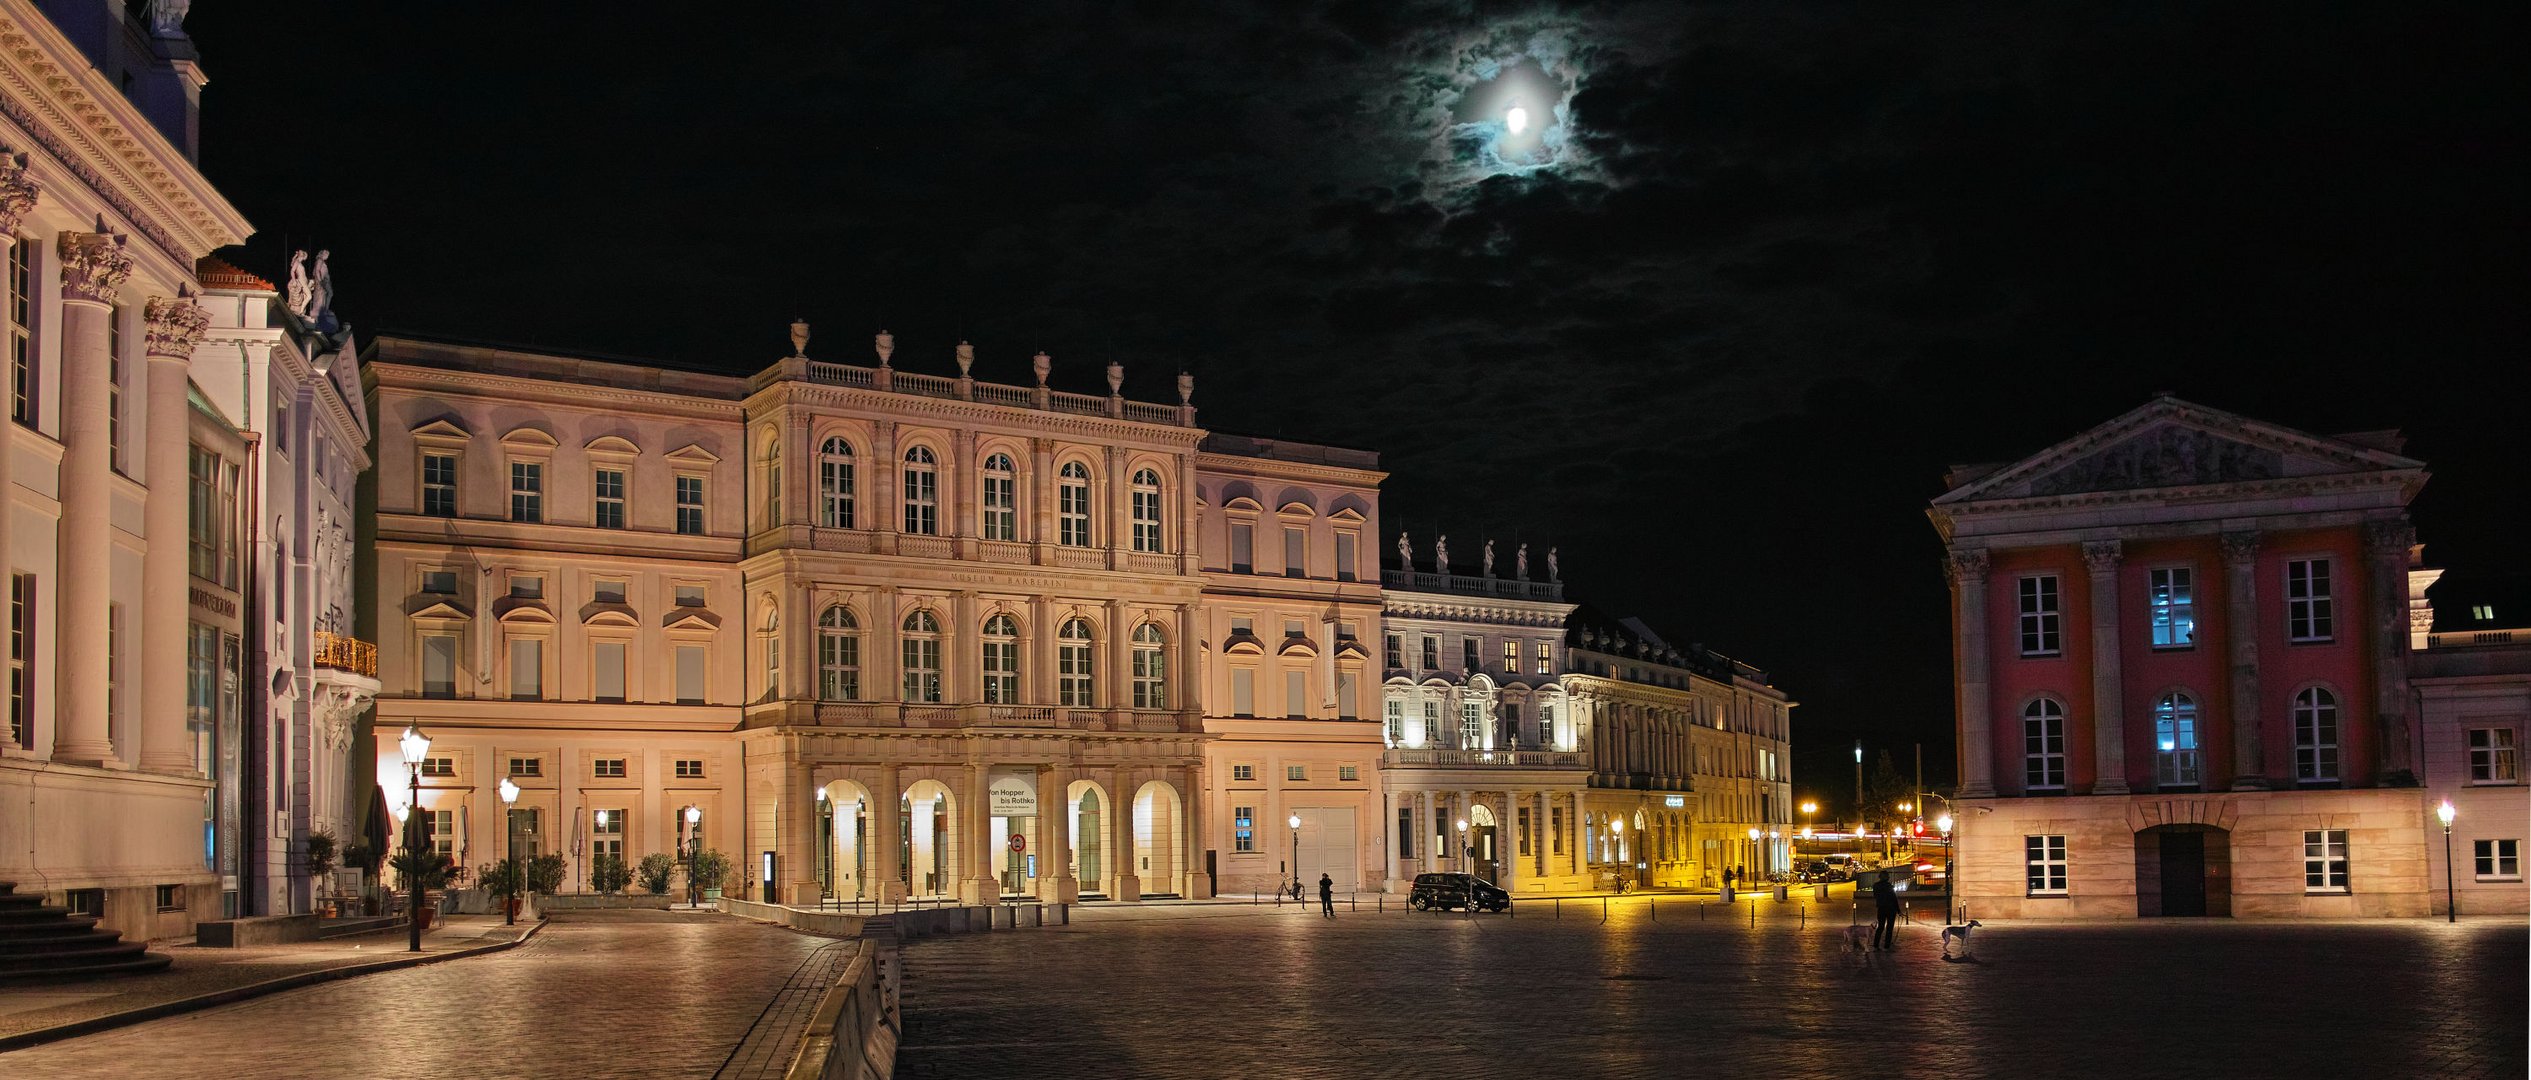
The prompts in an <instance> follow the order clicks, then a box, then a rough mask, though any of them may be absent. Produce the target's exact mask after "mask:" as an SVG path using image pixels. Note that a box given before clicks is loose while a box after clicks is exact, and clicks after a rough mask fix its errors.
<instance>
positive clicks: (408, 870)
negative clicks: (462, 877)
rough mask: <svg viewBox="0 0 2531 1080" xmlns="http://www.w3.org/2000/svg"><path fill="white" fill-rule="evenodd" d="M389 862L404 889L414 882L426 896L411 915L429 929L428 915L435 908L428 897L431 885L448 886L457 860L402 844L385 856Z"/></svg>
mask: <svg viewBox="0 0 2531 1080" xmlns="http://www.w3.org/2000/svg"><path fill="white" fill-rule="evenodd" d="M388 865H389V866H392V867H394V869H395V872H396V877H397V880H398V881H400V882H401V883H402V885H403V887H404V889H406V890H407V891H410V890H411V889H412V888H413V887H414V886H415V885H417V884H418V885H420V886H421V888H422V893H423V895H424V896H425V897H426V899H425V900H424V902H423V903H422V906H421V907H419V908H416V909H415V910H414V912H413V919H414V921H415V922H418V923H420V924H421V925H422V929H424V930H428V929H430V928H431V916H432V915H433V914H434V913H435V912H436V911H437V908H436V907H435V906H433V904H432V903H431V902H430V901H429V900H428V899H427V897H428V896H429V894H430V892H431V891H432V890H434V889H444V888H447V887H448V881H449V878H451V877H453V876H454V875H455V874H456V873H457V862H456V860H454V859H451V858H449V857H448V856H446V855H442V854H440V853H438V852H436V851H415V850H413V849H411V848H405V849H403V850H400V851H397V852H396V853H395V855H394V857H393V858H391V859H390V860H388Z"/></svg>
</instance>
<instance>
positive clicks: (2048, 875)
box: [2021, 836, 2065, 896]
mask: <svg viewBox="0 0 2531 1080" xmlns="http://www.w3.org/2000/svg"><path fill="white" fill-rule="evenodd" d="M2021 845H2022V852H2023V856H2024V861H2025V862H2026V863H2027V864H2028V867H2029V871H2030V874H2029V878H2030V895H2032V896H2063V895H2065V838H2064V837H2062V836H2025V837H2022V838H2021Z"/></svg>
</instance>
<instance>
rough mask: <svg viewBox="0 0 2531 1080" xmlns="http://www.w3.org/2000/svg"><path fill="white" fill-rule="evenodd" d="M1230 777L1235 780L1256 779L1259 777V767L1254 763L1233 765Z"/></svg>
mask: <svg viewBox="0 0 2531 1080" xmlns="http://www.w3.org/2000/svg"><path fill="white" fill-rule="evenodd" d="M1230 778H1231V779H1233V780H1254V779H1256V778H1257V767H1256V766H1254V765H1233V766H1231V767H1230Z"/></svg>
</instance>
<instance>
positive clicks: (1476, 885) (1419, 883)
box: [1406, 874, 1512, 911]
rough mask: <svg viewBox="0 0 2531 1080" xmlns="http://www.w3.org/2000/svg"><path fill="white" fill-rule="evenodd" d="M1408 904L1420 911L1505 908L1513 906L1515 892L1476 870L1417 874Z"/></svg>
mask: <svg viewBox="0 0 2531 1080" xmlns="http://www.w3.org/2000/svg"><path fill="white" fill-rule="evenodd" d="M1406 904H1407V906H1408V907H1412V908H1414V909H1415V910H1417V911H1432V910H1434V909H1436V908H1464V907H1473V908H1475V909H1477V910H1479V911H1502V910H1504V909H1506V908H1509V907H1511V906H1512V894H1510V893H1507V892H1504V891H1503V890H1501V889H1498V888H1495V887H1494V886H1492V885H1489V884H1487V883H1486V881H1485V879H1484V878H1481V877H1478V876H1476V875H1475V874H1417V875H1415V891H1414V892H1411V893H1409V894H1407V896H1406Z"/></svg>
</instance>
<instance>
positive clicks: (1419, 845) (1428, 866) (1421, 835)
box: [1407, 791, 1441, 874]
mask: <svg viewBox="0 0 2531 1080" xmlns="http://www.w3.org/2000/svg"><path fill="white" fill-rule="evenodd" d="M1407 834H1408V835H1410V836H1413V837H1414V838H1415V848H1416V850H1417V851H1420V852H1422V853H1423V854H1422V856H1421V857H1420V858H1419V859H1418V862H1419V864H1420V865H1421V866H1422V869H1420V870H1417V871H1416V873H1419V874H1430V873H1434V872H1437V871H1439V870H1440V869H1441V863H1440V861H1439V859H1438V857H1437V855H1436V853H1435V852H1434V851H1433V842H1432V793H1431V792H1429V791H1418V792H1416V793H1415V822H1414V827H1412V828H1410V829H1408V830H1407ZM1407 857H1408V858H1410V859H1417V858H1418V856H1416V854H1415V852H1408V853H1407Z"/></svg>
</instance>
